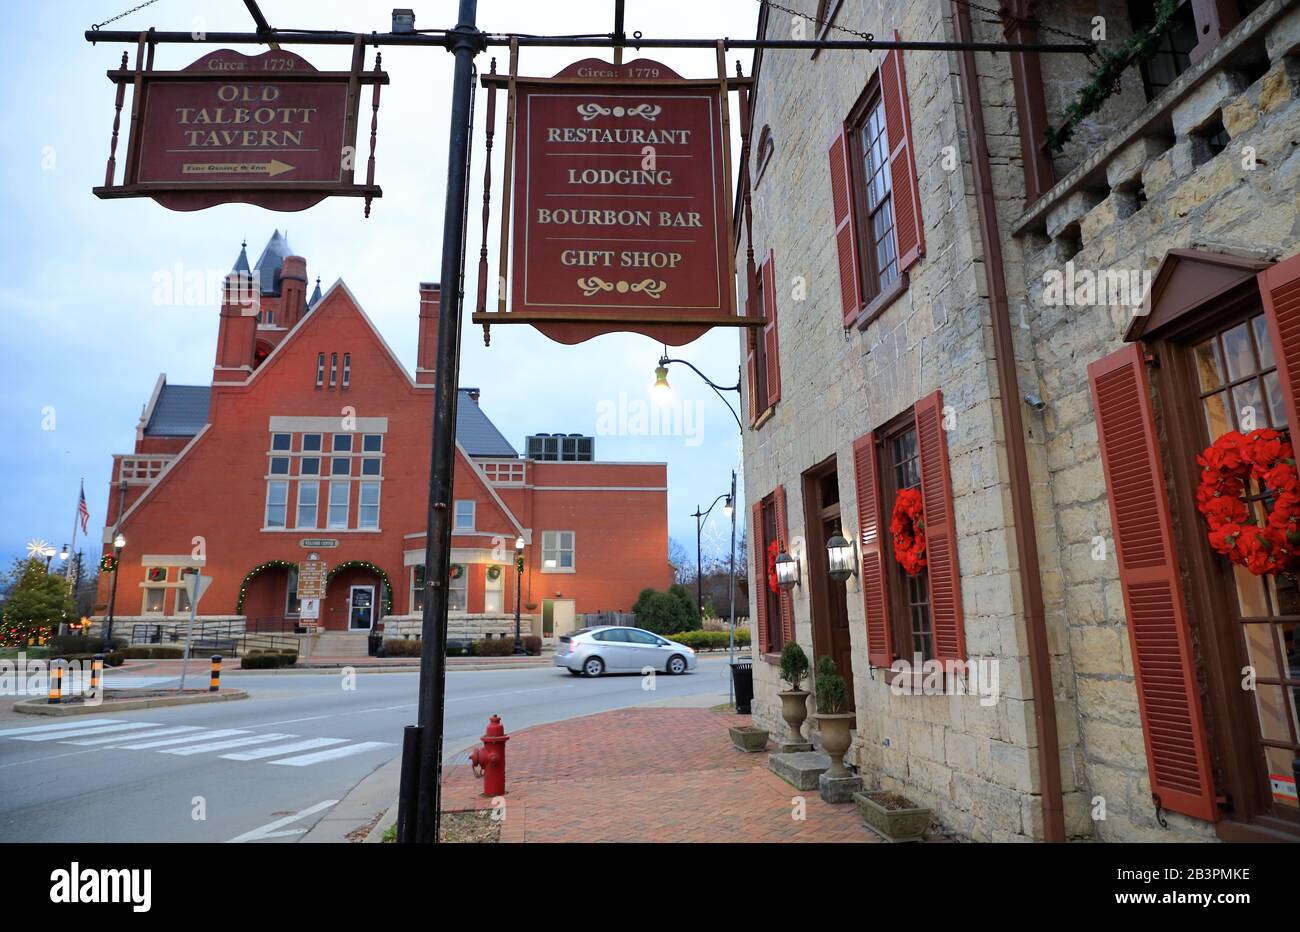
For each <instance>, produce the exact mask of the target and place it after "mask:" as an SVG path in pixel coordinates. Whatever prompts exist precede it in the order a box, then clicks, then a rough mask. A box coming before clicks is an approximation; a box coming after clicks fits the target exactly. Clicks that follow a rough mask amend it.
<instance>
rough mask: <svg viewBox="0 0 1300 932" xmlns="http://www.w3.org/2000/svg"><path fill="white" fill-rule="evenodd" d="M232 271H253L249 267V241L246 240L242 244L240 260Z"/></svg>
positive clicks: (237, 260) (236, 261)
mask: <svg viewBox="0 0 1300 932" xmlns="http://www.w3.org/2000/svg"><path fill="white" fill-rule="evenodd" d="M230 271H232V272H244V273H248V272H250V271H252V270H251V269H250V268H249V267H248V240H244V241H243V243H241V244H240V246H239V258H238V259H236V260H235V267H234V268H233V269H231V270H230Z"/></svg>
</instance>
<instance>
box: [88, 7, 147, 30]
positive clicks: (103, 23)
mask: <svg viewBox="0 0 1300 932" xmlns="http://www.w3.org/2000/svg"><path fill="white" fill-rule="evenodd" d="M157 2H158V0H144V3H141V4H140V5H139V6H133V7H131V9H129V10H126V11H124V12H122V13H118V14H117V15H116V16H114V17H113V18H112V19H106V20H104V21H103V22H102V23H95V24H93V25H92V26H91V27H90V28H91V29H93V30H94V31H95V32H99V27H100V26H107V25H108V24H109V23H115V22H117V21H118V20H119V19H121V18H122V17H124V16H130V15H131V14H132V13H134V12H136V11H137V10H143V9H144V8H145V7H147V6H149V5H151V4H154V3H157Z"/></svg>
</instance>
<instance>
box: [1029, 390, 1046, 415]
mask: <svg viewBox="0 0 1300 932" xmlns="http://www.w3.org/2000/svg"><path fill="white" fill-rule="evenodd" d="M1025 404H1027V405H1029V407H1030V408H1032V409H1033V410H1035V411H1041V410H1043V409H1044V408H1046V407H1047V402H1046V401H1043V399H1042V398H1040V397H1039V396H1038V395H1036V394H1034V393H1033V392H1030V393H1029V394H1028V395H1026V396H1025Z"/></svg>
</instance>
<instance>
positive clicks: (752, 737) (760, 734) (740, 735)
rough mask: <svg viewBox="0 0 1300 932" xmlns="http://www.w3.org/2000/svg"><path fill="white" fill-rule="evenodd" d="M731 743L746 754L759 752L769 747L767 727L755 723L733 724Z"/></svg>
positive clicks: (730, 729)
mask: <svg viewBox="0 0 1300 932" xmlns="http://www.w3.org/2000/svg"><path fill="white" fill-rule="evenodd" d="M728 731H730V732H731V743H732V744H734V745H735V746H736V747H737V748H738V749H739V750H741V751H744V752H745V753H746V754H757V753H758V752H759V751H763V750H766V749H767V729H766V728H757V727H755V726H754V725H732V726H731V728H729V729H728Z"/></svg>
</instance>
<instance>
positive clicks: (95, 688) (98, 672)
mask: <svg viewBox="0 0 1300 932" xmlns="http://www.w3.org/2000/svg"><path fill="white" fill-rule="evenodd" d="M103 675H104V655H103V654H96V655H95V658H94V659H93V660H91V661H90V694H91V695H92V696H95V695H98V694H99V684H100V680H101V678H102V677H103Z"/></svg>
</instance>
